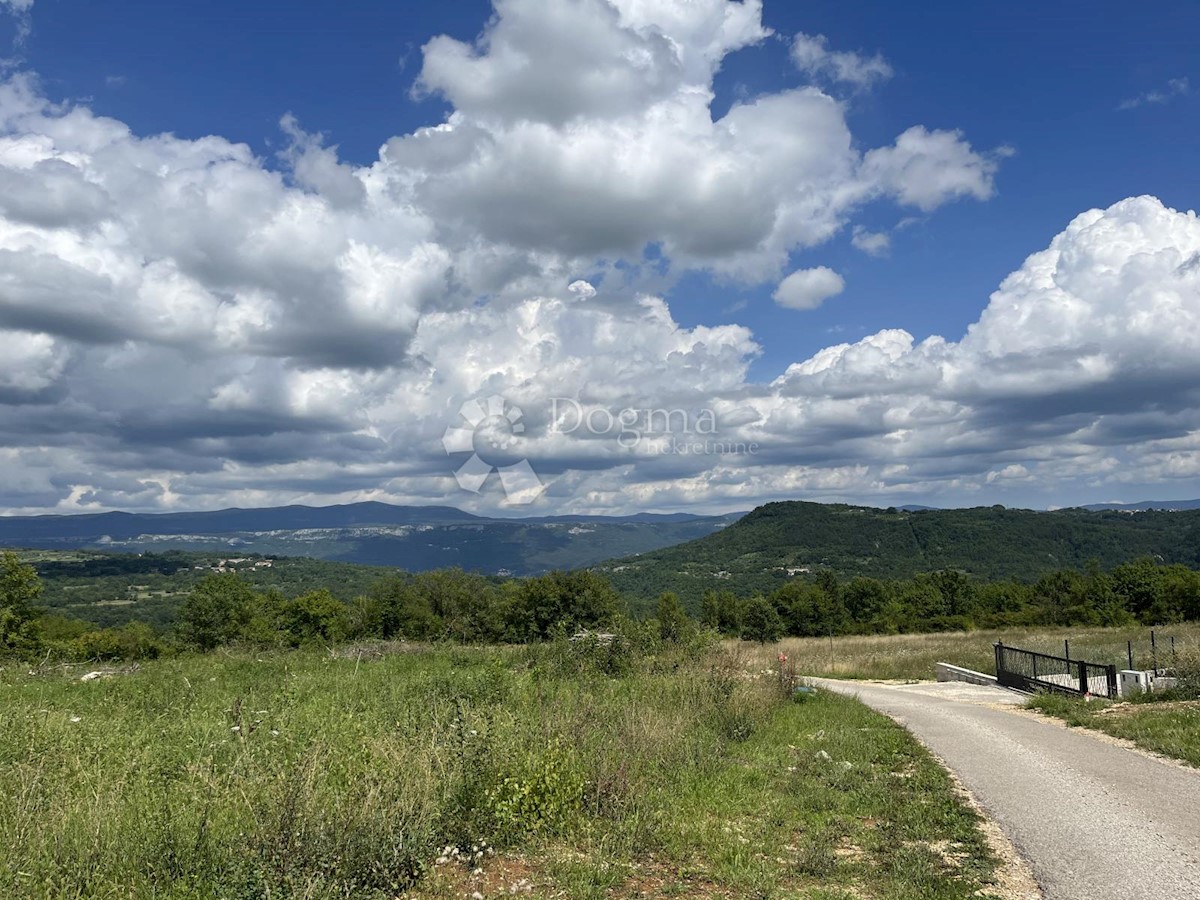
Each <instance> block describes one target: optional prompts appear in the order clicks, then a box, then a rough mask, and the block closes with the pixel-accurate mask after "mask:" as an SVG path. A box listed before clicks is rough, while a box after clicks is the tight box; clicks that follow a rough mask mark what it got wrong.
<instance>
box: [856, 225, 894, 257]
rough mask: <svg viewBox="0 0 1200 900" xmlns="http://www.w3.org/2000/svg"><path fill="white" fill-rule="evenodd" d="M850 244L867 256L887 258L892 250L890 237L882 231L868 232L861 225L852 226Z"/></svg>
mask: <svg viewBox="0 0 1200 900" xmlns="http://www.w3.org/2000/svg"><path fill="white" fill-rule="evenodd" d="M850 243H851V244H853V245H854V246H855V247H856V248H857V249H859V250H861V251H862V252H863V253H865V254H867V255H868V256H887V254H888V251H889V250H891V249H892V238H891V236H890V235H888V234H887V233H886V232H882V231H869V230H867V229H866V228H863V227H862V226H861V225H855V226H854V232H853V234H852V236H851V238H850Z"/></svg>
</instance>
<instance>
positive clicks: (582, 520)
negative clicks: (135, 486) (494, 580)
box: [0, 503, 742, 575]
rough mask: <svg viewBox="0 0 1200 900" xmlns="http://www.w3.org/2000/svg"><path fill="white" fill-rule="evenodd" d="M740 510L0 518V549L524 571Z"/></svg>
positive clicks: (374, 507) (568, 563)
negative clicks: (257, 556)
mask: <svg viewBox="0 0 1200 900" xmlns="http://www.w3.org/2000/svg"><path fill="white" fill-rule="evenodd" d="M741 515H742V514H741V513H735V514H730V515H724V516H697V515H690V514H687V513H673V514H667V515H657V514H653V513H640V514H637V515H632V516H543V517H535V518H525V519H504V518H488V517H484V516H476V515H473V514H472V513H468V512H463V511H462V510H460V509H456V508H454V507H451V506H396V505H392V504H388V503H351V504H345V505H339V506H320V507H312V506H280V507H270V508H265V509H223V510H219V511H216V512H189V513H123V512H110V513H95V514H88V515H69V516H59V515H48V516H10V517H0V546H4V547H26V548H39V549H50V550H68V549H76V550H79V549H91V550H110V551H123V552H146V551H154V552H161V551H164V550H199V551H213V552H218V553H225V554H228V555H235V554H241V553H261V554H268V555H278V556H308V557H313V558H315V559H325V560H337V561H341V562H355V563H368V564H371V565H381V566H396V567H399V568H403V569H407V570H409V571H425V570H428V569H438V568H445V567H449V566H461V567H462V568H464V569H468V570H471V571H476V572H484V573H489V574H511V575H531V574H537V573H539V572H545V571H549V570H551V569H573V568H580V567H585V566H590V565H593V564H595V563H598V562H601V561H603V560H606V559H611V558H613V557H615V556H626V555H631V554H637V553H644V552H648V551H651V550H656V549H658V548H660V547H666V546H669V545H671V544H678V543H681V542H684V541H690V540H693V539H695V538H698V537H702V536H705V535H708V534H711V533H713V532H714V531H717V530H719V529H721V528H724V527H725V526H726V525H729V524H730V523H732V522H734V521H736V520H737V519H738V518H739V517H740V516H741Z"/></svg>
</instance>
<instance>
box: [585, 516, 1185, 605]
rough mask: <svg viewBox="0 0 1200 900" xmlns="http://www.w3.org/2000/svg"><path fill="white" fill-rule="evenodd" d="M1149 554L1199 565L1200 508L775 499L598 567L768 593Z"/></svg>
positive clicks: (625, 583)
mask: <svg viewBox="0 0 1200 900" xmlns="http://www.w3.org/2000/svg"><path fill="white" fill-rule="evenodd" d="M1141 556H1152V557H1157V558H1159V559H1160V560H1161V561H1162V562H1166V563H1182V564H1184V565H1187V566H1190V567H1194V568H1195V567H1200V510H1177V511H1147V512H1119V511H1090V510H1084V509H1068V510H1060V511H1057V512H1035V511H1032V510H1023V509H1005V508H1004V507H1002V506H993V507H980V508H976V509H944V510H941V509H930V510H920V511H912V512H906V511H904V510H897V509H887V510H884V509H875V508H871V507H862V506H846V505H842V504H832V505H825V504H820V503H801V502H785V503H768V504H767V505H766V506H761V507H759V508H758V509H756V510H754V511H753V512H751V513H750V514H748V515H746V516H745V517H743V518H742V519H741V520H740V521H738V522H736V523H734V524H732V525H730V526H729V527H727V528H725V529H723V530H721V531H719V532H717V533H715V534H712V535H708V536H706V537H703V538H700V539H699V540H695V541H690V542H688V543H686V544H680V545H677V546H674V547H668V548H665V549H662V550H656V551H653V552H650V553H643V554H640V555H638V556H631V557H626V558H624V559H619V560H614V561H612V562H609V563H605V564H603V565H600V566H597V567H595V570H596V571H597V572H601V573H603V574H606V575H608V576H609V577H610V578H611V579H612V582H613V584H614V585H615V586H616V587H617V588H618V589H620V590H621V591H622V592H624V593H626V594H630V595H634V596H638V595H640V596H656V595H657V594H659V593H661V592H662V591H668V590H669V591H675V592H676V593H678V594H680V595H681V596H683V597H685V598H687V599H688V600H690V601H693V602H695V600H696V599H697V598H698V597H699V596H700V594H702V593H703V592H704V591H705V590H709V589H713V588H719V589H728V590H732V591H733V592H735V593H737V594H739V595H741V596H747V595H749V594H752V593H756V592H763V593H767V592H770V591H772V590H774V589H775V588H777V587H779V585H780V584H782V583H783V582H785V581H786V580H787V579H788V578H789V577H797V576H804V575H814V574H816V573H817V572H820V571H822V570H826V569H827V570H832V571H833V572H834V573H836V574H837V575H839V576H841V577H849V576H855V575H865V576H871V577H875V578H909V577H912V576H913V575H916V574H918V573H921V572H930V571H935V570H938V569H957V570H960V571H962V572H964V573H965V574H967V575H970V576H973V577H976V578H979V579H983V580H995V579H1002V578H1007V579H1017V580H1033V579H1035V578H1037V577H1038V576H1039V575H1042V574H1045V573H1047V572H1051V571H1054V570H1057V569H1080V568H1084V567H1085V566H1087V565H1088V563H1089V562H1091V561H1093V560H1094V561H1097V562H1099V564H1100V565H1101V567H1102V568H1106V569H1107V568H1111V567H1113V566H1116V565H1119V564H1120V563H1122V562H1127V561H1129V560H1132V559H1136V558H1138V557H1141Z"/></svg>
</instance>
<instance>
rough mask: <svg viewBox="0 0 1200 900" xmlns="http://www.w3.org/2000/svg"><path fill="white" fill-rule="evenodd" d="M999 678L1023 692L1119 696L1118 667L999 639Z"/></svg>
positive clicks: (1111, 697) (997, 660)
mask: <svg viewBox="0 0 1200 900" xmlns="http://www.w3.org/2000/svg"><path fill="white" fill-rule="evenodd" d="M995 649H996V680H997V681H998V682H999V683H1000V684H1002V685H1004V686H1005V687H1011V688H1016V689H1017V690H1019V691H1052V692H1054V693H1058V694H1071V695H1074V696H1079V697H1082V696H1085V695H1088V694H1091V695H1092V696H1096V697H1107V698H1109V699H1110V700H1115V699H1116V697H1117V667H1116V666H1112V665H1103V664H1101V663H1090V662H1084V661H1083V660H1081V659H1071V658H1069V657H1066V656H1053V655H1051V654H1049V653H1036V652H1034V651H1033V650H1019V649H1017V648H1016V647H1006V646H1004V644H1003V643H1001V642H1000V641H997V642H996V648H995Z"/></svg>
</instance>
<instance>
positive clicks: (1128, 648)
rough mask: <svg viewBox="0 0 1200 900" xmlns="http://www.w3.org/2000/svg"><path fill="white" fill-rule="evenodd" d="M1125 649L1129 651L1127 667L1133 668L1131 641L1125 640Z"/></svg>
mask: <svg viewBox="0 0 1200 900" xmlns="http://www.w3.org/2000/svg"><path fill="white" fill-rule="evenodd" d="M1125 649H1126V650H1127V651H1128V653H1129V668H1131V669H1132V668H1133V641H1126V642H1125Z"/></svg>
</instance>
